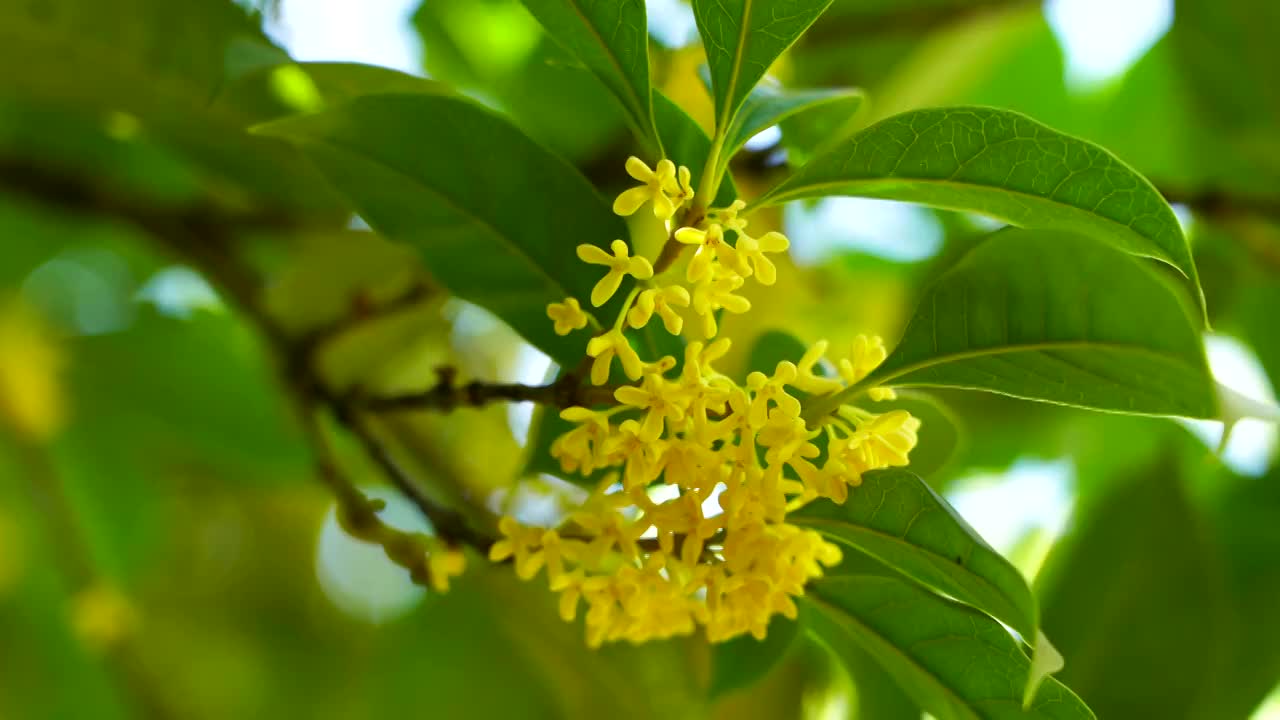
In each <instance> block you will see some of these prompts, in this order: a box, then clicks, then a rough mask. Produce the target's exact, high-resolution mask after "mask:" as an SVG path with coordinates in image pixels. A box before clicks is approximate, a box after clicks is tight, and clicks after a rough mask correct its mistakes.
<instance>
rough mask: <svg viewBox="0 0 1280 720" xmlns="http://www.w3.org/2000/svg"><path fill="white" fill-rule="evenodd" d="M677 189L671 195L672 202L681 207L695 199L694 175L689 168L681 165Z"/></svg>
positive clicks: (677, 174)
mask: <svg viewBox="0 0 1280 720" xmlns="http://www.w3.org/2000/svg"><path fill="white" fill-rule="evenodd" d="M676 181H677V182H676V188H675V190H673V191H672V193H671V201H672V202H674V203H675V204H676V207H677V208H678V207H680V206H681V205H684V204H685V203H687V202H689V201H690V200H692V199H693V174H692V173H690V172H689V168H687V167H685V166H683V165H681V166H680V168H679V170H678V171H677V172H676Z"/></svg>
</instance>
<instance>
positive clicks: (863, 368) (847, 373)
mask: <svg viewBox="0 0 1280 720" xmlns="http://www.w3.org/2000/svg"><path fill="white" fill-rule="evenodd" d="M888 356H889V351H888V350H886V349H885V347H884V340H881V339H880V338H878V337H868V336H866V335H859V336H858V337H856V338H854V340H853V349H852V350H851V351H850V353H849V357H847V358H843V359H841V360H840V362H839V364H838V365H837V367H838V368H839V369H840V377H842V378H844V381H845V382H847V383H849V384H850V385H852V384H854V383H856V382H858V381H859V380H861V379H862V378H864V377H866V376H868V375H870V374H871V371H872V370H875V369H876V368H877V367H878V366H879V365H880V363H882V362H884V359H885V358H886V357H888ZM867 394H868V395H869V396H870V397H871V399H872V400H892V399H894V398H895V397H897V395H896V394H895V393H894V392H893V389H892V388H885V387H878V388H872V389H871V391H870V392H869V393H867Z"/></svg>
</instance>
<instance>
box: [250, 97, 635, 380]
mask: <svg viewBox="0 0 1280 720" xmlns="http://www.w3.org/2000/svg"><path fill="white" fill-rule="evenodd" d="M261 132H263V133H264V134H271V135H277V136H280V137H285V138H288V139H290V140H292V141H294V142H296V143H297V144H298V145H299V147H301V148H302V149H303V151H304V152H306V153H307V155H308V156H309V157H310V158H311V159H312V160H313V161H315V162H316V164H317V165H318V166H319V167H320V169H321V171H322V172H324V173H325V175H326V176H327V177H328V178H329V179H330V181H331V182H333V184H334V185H335V186H336V187H337V188H339V189H340V190H341V191H342V192H343V193H344V194H345V195H346V196H347V197H348V198H350V200H351V202H352V203H353V204H354V205H355V206H356V207H357V208H358V209H359V211H360V213H361V215H363V216H364V218H365V219H366V220H368V222H369V224H370V225H371V226H373V228H374V229H375V230H377V231H378V232H380V233H382V234H383V235H385V236H386V237H389V238H391V239H393V240H398V241H401V242H406V243H409V244H411V245H413V246H414V247H415V248H417V249H418V250H419V251H420V252H421V253H422V256H423V258H424V259H425V260H426V262H427V266H428V268H429V269H430V270H431V272H432V273H433V275H434V276H435V279H436V280H437V281H438V282H439V283H440V284H441V285H443V286H444V287H446V288H447V289H449V290H450V291H451V292H453V293H454V294H455V295H457V296H459V297H462V298H464V299H466V300H470V301H471V302H474V303H476V304H477V305H480V306H481V307H484V308H486V309H488V310H490V311H491V312H493V313H494V314H495V315H497V316H498V317H500V318H502V319H503V320H505V321H506V322H507V323H508V324H510V325H511V326H512V327H513V328H515V329H516V331H517V332H519V333H520V334H521V335H523V336H524V337H525V338H527V339H528V340H529V341H530V342H531V343H533V344H534V345H535V346H537V347H538V348H539V349H541V350H542V351H543V352H546V353H547V354H548V355H550V356H551V357H552V358H554V359H555V360H556V361H557V362H559V363H560V364H561V365H562V366H569V367H572V366H575V365H576V364H577V363H578V361H579V360H580V359H581V358H582V357H583V354H584V351H585V347H586V342H587V335H586V333H582V332H580V333H574V334H571V335H568V336H565V337H562V336H559V335H556V334H555V333H554V331H553V330H552V324H551V322H550V321H549V320H548V318H547V316H546V306H547V304H548V303H553V302H559V301H561V300H563V299H564V298H566V297H576V298H579V300H580V302H581V303H582V306H583V307H584V308H590V302H589V300H588V298H589V297H590V295H591V288H592V286H593V285H594V283H595V281H596V280H597V279H599V275H600V273H596V272H592V271H591V270H590V269H589V267H588V266H586V265H584V264H583V263H582V262H581V261H580V260H578V257H577V255H576V254H575V251H574V249H575V247H576V246H577V245H578V244H580V243H593V244H596V245H601V246H607V245H608V244H609V243H610V242H611V241H612V240H613V239H615V238H625V237H626V234H627V233H626V226H625V225H624V224H623V222H622V220H621V219H620V218H618V217H617V216H616V215H614V214H613V212H612V211H611V210H610V208H609V205H608V204H607V203H606V202H605V201H604V199H603V198H601V197H600V196H599V195H598V194H597V193H596V191H595V189H594V188H592V187H591V185H590V184H589V183H588V182H587V181H586V179H585V178H583V177H582V176H581V175H580V174H578V172H577V171H576V170H574V169H573V168H572V167H571V166H569V165H568V164H567V163H565V162H564V161H563V160H561V159H559V158H557V157H556V156H554V155H552V154H551V153H549V152H547V151H546V150H544V149H542V148H541V147H539V146H538V145H536V144H534V143H533V142H532V141H531V140H529V139H528V138H527V137H525V136H524V135H522V134H521V133H520V131H518V130H516V129H515V128H514V127H512V126H511V125H509V124H507V123H506V121H504V120H503V119H502V118H501V117H499V116H497V115H494V114H493V113H491V112H489V111H488V110H485V109H483V108H481V107H480V106H478V105H475V104H474V103H471V102H470V101H467V100H463V99H460V98H456V97H451V96H443V95H382V96H369V97H364V98H360V99H357V100H356V101H354V102H353V103H350V104H348V105H345V106H343V107H340V108H337V109H334V110H330V111H326V112H324V113H321V114H317V115H309V116H303V117H298V118H291V119H286V120H282V121H278V122H275V123H272V124H270V125H267V126H263V127H262V128H261ZM626 290H627V287H626V286H624V287H623V288H622V291H621V292H619V293H618V295H619V296H620V295H622V294H623V293H625V292H626ZM620 300H621V298H620V297H618V298H615V300H614V302H613V303H611V304H610V305H608V306H606V308H605V310H603V311H600V312H601V317H612V314H610V313H609V312H608V311H609V310H610V309H616V305H617V303H618V302H620Z"/></svg>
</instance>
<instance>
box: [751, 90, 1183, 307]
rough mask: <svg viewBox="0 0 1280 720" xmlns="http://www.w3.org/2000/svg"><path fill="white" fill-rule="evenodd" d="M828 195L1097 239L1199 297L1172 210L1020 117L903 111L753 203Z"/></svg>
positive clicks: (1114, 169)
mask: <svg viewBox="0 0 1280 720" xmlns="http://www.w3.org/2000/svg"><path fill="white" fill-rule="evenodd" d="M827 195H852V196H858V197H878V198H886V199H890V200H904V201H910V202H918V203H922V204H925V205H930V206H933V207H939V208H946V209H950V210H968V211H971V212H978V213H982V214H984V215H990V216H992V217H995V218H997V219H999V220H1003V221H1005V222H1007V223H1009V224H1011V225H1016V226H1019V227H1029V228H1044V229H1053V230H1071V231H1076V232H1080V233H1083V234H1085V235H1092V236H1095V237H1098V238H1099V239H1103V240H1106V241H1108V242H1110V243H1113V244H1115V245H1116V246H1117V247H1120V248H1122V249H1124V250H1125V251H1127V252H1130V253H1132V254H1135V255H1139V256H1143V257H1152V258H1156V259H1159V260H1162V261H1165V262H1167V263H1170V264H1171V265H1173V266H1174V267H1176V268H1178V269H1179V270H1180V271H1181V272H1182V273H1183V274H1184V275H1185V276H1186V277H1187V278H1188V280H1189V281H1190V283H1191V286H1192V287H1193V288H1195V289H1196V290H1197V291H1198V290H1199V280H1198V279H1197V276H1196V268H1195V263H1194V261H1193V260H1192V258H1191V251H1190V247H1189V246H1188V244H1187V240H1186V238H1185V237H1183V235H1182V230H1181V228H1180V227H1179V225H1178V219H1177V218H1176V217H1174V214H1173V210H1172V209H1170V207H1169V205H1168V203H1166V202H1165V201H1164V198H1162V197H1161V196H1160V193H1159V192H1157V191H1156V189H1155V188H1154V187H1152V185H1151V183H1150V182H1148V181H1147V180H1146V179H1144V178H1143V177H1142V176H1141V175H1138V174H1137V173H1136V172H1134V171H1133V170H1131V169H1129V167H1128V166H1126V165H1125V164H1124V163H1123V162H1121V161H1120V160H1119V159H1118V158H1116V157H1115V156H1114V155H1112V154H1111V153H1109V152H1107V151H1106V150H1103V149H1102V148H1100V147H1098V146H1096V145H1093V144H1091V143H1088V142H1085V141H1084V140H1078V139H1076V138H1073V137H1070V136H1067V135H1062V134H1060V133H1057V132H1055V131H1053V130H1051V129H1050V128H1048V127H1046V126H1044V125H1041V124H1040V123H1038V122H1036V121H1034V120H1032V119H1031V118H1029V117H1026V116H1024V115H1020V114H1018V113H1014V112H1009V111H1004V110H994V109H990V108H978V107H972V108H949V109H938V110H920V111H916V112H909V113H904V114H902V115H897V116H895V117H892V118H889V119H887V120H884V121H882V122H879V123H877V124H875V125H873V126H871V127H869V128H867V129H866V130H863V131H862V132H860V133H858V134H856V135H854V136H853V137H852V138H850V139H849V140H847V141H843V142H840V143H839V144H837V145H836V146H834V147H832V148H830V149H828V150H827V151H826V152H825V153H823V154H822V155H820V156H818V157H816V158H814V159H813V160H811V161H810V162H809V163H808V164H807V165H805V166H804V167H802V168H800V169H799V170H797V171H796V173H795V174H794V175H792V176H791V177H789V178H787V179H786V180H784V181H782V182H781V183H779V184H778V185H777V186H775V187H774V188H773V189H771V190H769V191H768V192H767V193H765V195H764V196H763V197H761V198H760V199H759V200H757V201H756V203H755V205H757V206H759V205H768V204H774V203H780V202H786V201H788V200H797V199H801V198H809V197H821V196H827Z"/></svg>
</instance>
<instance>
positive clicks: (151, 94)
mask: <svg viewBox="0 0 1280 720" xmlns="http://www.w3.org/2000/svg"><path fill="white" fill-rule="evenodd" d="M264 58H274V59H275V61H277V62H278V61H280V60H282V59H286V58H287V55H285V53H284V52H283V51H281V50H279V48H276V47H274V46H273V45H271V43H270V42H269V41H268V40H267V38H266V37H265V36H264V35H263V33H262V31H261V28H260V27H259V26H258V22H257V20H256V19H255V18H254V17H251V16H250V15H249V14H248V13H246V12H245V11H244V10H243V9H242V8H240V7H237V6H236V4H235V3H230V2H226V0H190V1H189V2H183V3H181V4H180V5H179V4H175V3H172V2H166V1H165V0H120V1H119V2H111V3H101V2H95V1H94V0H45V1H43V2H39V3H4V4H2V5H0V88H3V91H2V94H3V95H4V96H6V97H7V98H12V99H19V100H24V101H29V102H32V103H43V104H46V106H48V107H57V108H60V109H64V110H74V111H78V112H81V113H83V114H84V115H85V119H86V120H88V119H90V118H92V119H95V120H99V121H103V122H104V123H105V124H107V125H108V126H109V127H110V128H111V129H112V130H113V132H114V134H115V135H117V136H122V137H123V136H132V135H141V136H144V137H146V139H147V140H148V141H149V142H153V143H155V144H156V145H158V146H161V147H164V148H165V149H168V150H171V151H174V152H175V154H178V155H180V156H181V157H182V158H183V159H185V160H187V161H188V162H190V163H191V164H192V165H194V166H196V167H198V168H200V169H201V170H202V171H203V172H204V174H205V175H207V176H209V178H210V179H211V180H215V181H216V184H217V186H218V187H219V188H220V189H222V190H224V191H225V194H226V195H227V196H229V198H230V199H231V200H232V201H235V202H238V203H240V204H244V203H245V200H246V196H248V197H252V198H255V199H258V200H260V201H269V202H271V203H272V204H273V205H275V206H277V207H278V208H280V209H287V210H295V211H297V212H298V213H299V214H306V215H307V216H308V218H309V220H311V221H313V222H318V221H319V220H321V219H323V220H334V221H335V224H336V221H337V220H338V218H340V217H344V216H345V214H346V208H342V207H341V206H340V203H338V202H337V198H336V197H335V196H334V195H333V194H332V193H331V192H329V191H328V188H327V187H326V185H325V184H324V182H323V181H322V179H321V178H319V177H318V176H317V174H316V173H315V171H314V169H312V168H311V167H310V166H309V164H308V163H307V162H306V161H305V160H304V159H303V158H300V157H298V156H297V153H295V152H293V151H292V149H291V148H289V147H287V146H284V145H282V144H281V143H278V142H275V141H273V140H270V139H268V138H260V137H252V136H249V135H247V134H246V133H245V132H244V127H245V125H246V118H245V117H244V115H243V114H242V113H240V112H239V111H238V109H235V108H226V107H214V106H212V105H211V102H212V100H213V98H214V97H215V95H216V94H217V91H218V89H219V88H220V87H222V86H223V84H224V83H226V82H228V81H229V80H231V79H233V78H234V77H235V76H236V75H237V74H238V73H239V72H242V71H243V70H244V68H245V67H246V66H248V67H252V66H255V65H257V64H259V63H260V62H262V61H263V59H264Z"/></svg>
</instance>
